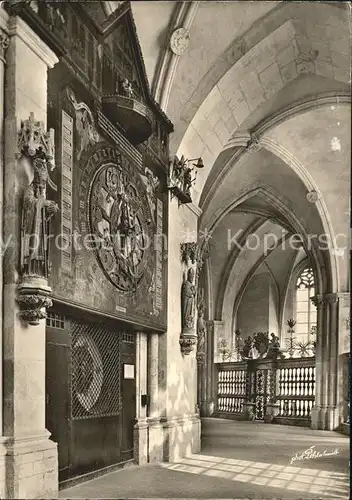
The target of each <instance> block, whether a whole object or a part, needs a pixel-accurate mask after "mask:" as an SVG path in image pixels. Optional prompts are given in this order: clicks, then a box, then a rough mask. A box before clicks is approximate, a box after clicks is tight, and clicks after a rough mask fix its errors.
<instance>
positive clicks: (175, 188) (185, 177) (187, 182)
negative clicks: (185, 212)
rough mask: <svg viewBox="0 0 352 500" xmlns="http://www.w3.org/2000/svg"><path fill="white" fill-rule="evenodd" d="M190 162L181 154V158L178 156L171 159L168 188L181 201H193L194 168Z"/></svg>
mask: <svg viewBox="0 0 352 500" xmlns="http://www.w3.org/2000/svg"><path fill="white" fill-rule="evenodd" d="M188 165H189V163H188V162H187V161H186V160H185V158H184V156H183V155H182V156H181V159H180V160H179V159H178V158H177V156H174V157H173V158H171V159H170V162H169V176H168V188H169V189H170V190H171V192H173V193H174V194H175V195H176V196H177V197H178V199H179V200H180V202H181V203H191V202H192V197H191V187H192V183H193V179H192V174H191V172H192V170H193V169H192V168H191V167H189V166H188Z"/></svg>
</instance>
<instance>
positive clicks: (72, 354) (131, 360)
mask: <svg viewBox="0 0 352 500" xmlns="http://www.w3.org/2000/svg"><path fill="white" fill-rule="evenodd" d="M135 361H136V359H135V335H134V334H132V333H127V332H125V331H123V330H122V329H121V328H119V324H116V323H111V322H108V321H105V320H104V319H102V318H99V317H96V319H94V318H93V319H90V320H87V319H82V318H81V317H76V316H73V315H72V316H71V315H69V314H67V315H65V316H60V315H58V314H54V313H52V314H51V315H49V318H48V321H47V342H46V393H47V405H46V425H47V428H48V430H49V431H50V432H51V434H52V439H53V441H55V442H57V443H58V455H59V480H60V481H63V480H65V479H69V478H71V477H75V476H79V475H81V474H85V473H87V472H90V471H93V470H97V469H101V468H104V467H106V466H109V465H113V464H117V463H120V462H124V461H126V460H130V459H132V458H133V427H134V423H135V415H136V414H135V405H136V399H135V394H136V366H135Z"/></svg>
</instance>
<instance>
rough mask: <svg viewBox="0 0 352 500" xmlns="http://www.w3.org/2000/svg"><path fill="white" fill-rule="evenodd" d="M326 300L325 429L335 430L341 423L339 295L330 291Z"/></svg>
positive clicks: (325, 297)
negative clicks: (326, 378)
mask: <svg viewBox="0 0 352 500" xmlns="http://www.w3.org/2000/svg"><path fill="white" fill-rule="evenodd" d="M324 301H325V302H326V303H327V305H328V307H329V325H328V339H329V342H328V345H327V359H328V363H327V368H328V370H327V373H328V380H327V382H328V385H327V388H326V392H327V407H326V415H325V429H327V430H333V429H336V428H337V427H338V425H339V419H338V408H337V396H338V388H337V355H338V327H337V317H338V301H339V298H338V295H337V294H336V293H329V294H325V295H324Z"/></svg>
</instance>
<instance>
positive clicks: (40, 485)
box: [3, 16, 58, 498]
mask: <svg viewBox="0 0 352 500" xmlns="http://www.w3.org/2000/svg"><path fill="white" fill-rule="evenodd" d="M8 28H9V36H10V44H9V48H8V50H7V54H6V57H7V70H6V77H5V81H6V84H5V113H6V116H5V127H4V136H5V137H4V138H5V141H4V143H5V164H4V165H5V167H4V170H5V172H4V194H3V196H4V213H5V217H4V226H3V235H4V237H5V240H6V239H7V238H10V239H11V245H10V246H8V248H7V249H6V251H5V254H4V259H3V263H4V276H3V283H4V284H3V289H4V295H3V299H4V300H3V302H4V303H3V308H4V311H5V315H4V325H3V363H4V368H3V372H4V382H5V383H4V415H3V430H4V435H5V436H6V438H7V443H6V447H7V468H6V482H7V492H6V497H7V498H35V497H39V498H44V497H46V496H47V497H49V498H54V497H56V496H57V491H58V463H57V444H56V443H54V442H52V441H51V440H50V439H49V437H50V433H49V432H48V431H47V430H46V428H45V320H44V319H41V320H40V321H39V324H38V325H37V326H30V325H28V324H25V323H23V322H22V321H21V320H20V318H19V308H18V304H17V287H18V276H19V268H18V265H19V261H20V259H19V256H20V241H19V234H20V221H21V202H22V197H23V191H24V188H26V187H27V186H28V184H29V183H30V182H31V180H32V176H33V173H32V172H31V171H30V170H27V171H26V170H24V169H21V168H20V166H19V165H18V163H17V159H16V154H17V152H18V149H17V141H18V132H19V130H20V127H21V120H26V119H28V117H29V116H30V114H31V113H32V112H33V113H34V115H35V118H36V120H40V121H42V122H43V123H44V127H46V110H47V69H48V68H51V67H53V65H54V64H55V63H56V62H57V58H56V56H55V54H54V53H53V52H52V51H51V50H50V49H48V47H47V46H46V45H45V44H44V43H43V42H42V41H41V40H40V38H39V37H38V36H37V35H36V34H35V33H34V32H33V31H32V30H31V29H30V28H29V27H28V26H27V25H26V23H25V22H24V21H23V20H21V19H20V18H19V17H16V16H13V17H11V18H10V19H9V23H8Z"/></svg>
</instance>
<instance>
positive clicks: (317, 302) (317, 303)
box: [295, 295, 323, 324]
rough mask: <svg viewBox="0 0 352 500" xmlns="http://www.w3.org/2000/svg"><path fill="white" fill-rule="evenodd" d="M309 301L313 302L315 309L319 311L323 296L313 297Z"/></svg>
mask: <svg viewBox="0 0 352 500" xmlns="http://www.w3.org/2000/svg"><path fill="white" fill-rule="evenodd" d="M310 300H311V301H312V302H313V304H314V305H315V307H316V308H317V309H319V308H320V307H321V306H322V305H323V296H322V295H314V297H311V298H310ZM295 324H296V323H295Z"/></svg>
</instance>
